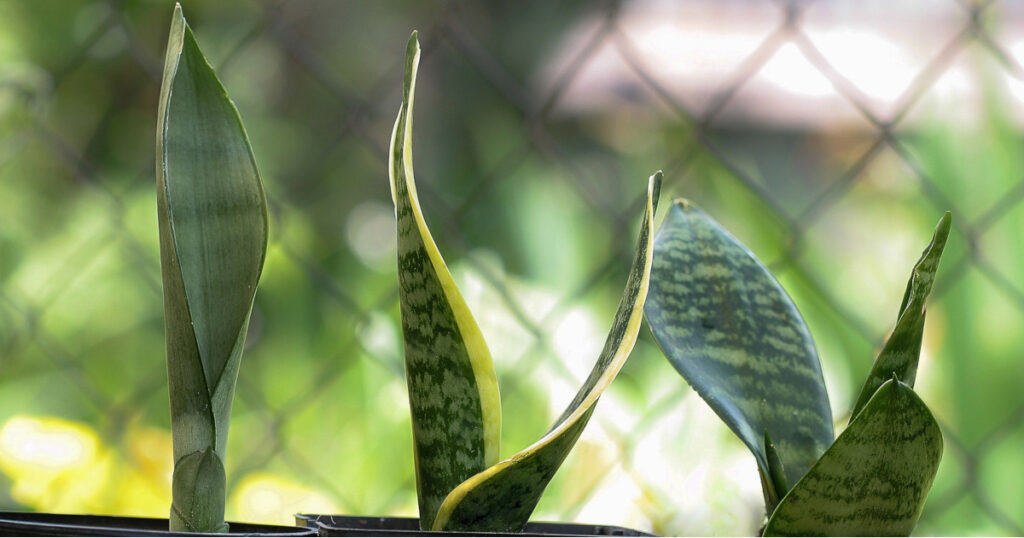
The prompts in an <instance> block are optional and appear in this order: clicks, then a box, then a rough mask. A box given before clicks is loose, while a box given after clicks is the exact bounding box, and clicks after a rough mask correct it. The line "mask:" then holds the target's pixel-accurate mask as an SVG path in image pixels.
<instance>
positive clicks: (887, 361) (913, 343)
mask: <svg viewBox="0 0 1024 538" xmlns="http://www.w3.org/2000/svg"><path fill="white" fill-rule="evenodd" d="M951 222H952V215H951V214H950V212H949V211H947V212H946V213H945V214H944V215H942V218H941V219H939V223H938V224H937V225H936V226H935V233H934V235H932V241H931V243H929V244H928V247H927V248H925V249H924V252H922V253H921V258H920V259H918V260H917V263H916V264H915V265H914V270H913V272H912V273H911V275H910V280H909V281H908V282H907V290H906V291H905V292H904V293H903V302H902V303H901V304H900V314H899V316H898V317H897V319H896V328H895V329H893V331H892V335H890V336H889V340H888V341H886V343H885V347H883V348H882V351H881V352H880V353H879V354H878V358H876V359H875V364H874V365H873V366H872V367H871V373H870V374H868V378H867V379H866V380H865V381H864V387H863V388H861V391H860V396H858V398H857V402H856V403H855V404H854V406H853V411H852V412H851V413H850V421H851V422H852V421H853V419H854V418H856V417H857V413H859V412H860V410H861V409H862V408H863V407H864V405H865V404H867V403H868V400H869V399H871V396H872V395H873V394H874V393H875V391H877V390H878V387H880V386H881V385H882V383H884V382H885V381H886V380H888V379H891V378H892V376H893V375H895V376H896V377H898V378H899V379H901V380H903V382H904V383H906V384H908V385H910V386H911V387H913V386H914V378H915V377H917V361H918V358H919V357H920V354H921V337H922V336H923V335H924V318H925V301H926V300H927V299H928V294H929V293H931V291H932V284H933V283H934V282H935V272H936V270H938V268H939V259H940V258H941V257H942V249H943V248H945V246H946V239H947V238H948V237H949V230H950V226H951Z"/></svg>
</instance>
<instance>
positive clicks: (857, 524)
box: [765, 379, 942, 536]
mask: <svg viewBox="0 0 1024 538" xmlns="http://www.w3.org/2000/svg"><path fill="white" fill-rule="evenodd" d="M941 459H942V432H941V431H940V430H939V425H938V423H937V422H935V418H934V417H932V414H931V411H929V410H928V407H927V406H925V404H924V402H922V401H921V399H920V398H919V397H918V396H917V394H916V393H915V392H914V390H913V389H912V388H910V386H908V385H907V384H905V383H902V382H900V381H899V380H897V379H890V380H889V381H886V382H885V384H883V385H882V386H881V388H879V389H878V391H877V392H876V393H875V394H874V396H872V398H871V400H870V401H868V404H867V405H866V406H864V410H863V411H862V412H861V413H860V414H859V415H857V417H856V418H855V419H854V421H853V422H852V423H851V424H850V426H849V427H848V428H847V429H846V431H844V432H843V433H842V435H840V436H839V438H838V439H836V442H835V443H834V444H833V445H832V446H831V447H830V448H829V449H828V451H827V452H825V454H824V455H822V457H821V460H819V461H818V463H816V464H815V465H814V467H812V468H811V470H810V471H808V472H807V475H806V476H804V477H803V479H801V480H800V482H798V483H797V484H796V485H795V486H793V488H792V489H791V490H790V492H789V494H788V495H786V497H785V498H783V499H782V502H780V503H779V506H778V508H776V509H775V513H773V514H772V517H771V519H770V520H769V521H768V526H767V527H766V529H765V535H766V536H783V535H788V536H806V535H825V536H890V535H892V536H895V535H902V536H907V535H909V534H910V531H912V530H914V525H916V524H917V519H918V517H919V516H920V515H921V510H922V509H923V508H924V501H925V498H926V497H927V496H928V491H929V490H930V489H931V485H932V480H933V479H934V478H935V473H936V471H937V470H938V467H939V461H940V460H941Z"/></svg>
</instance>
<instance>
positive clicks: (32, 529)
mask: <svg viewBox="0 0 1024 538" xmlns="http://www.w3.org/2000/svg"><path fill="white" fill-rule="evenodd" d="M167 525H168V520H167V519H159V518H147V517H118V516H90V515H70V514H46V513H37V512H0V536H316V534H317V531H316V529H315V528H310V527H285V526H279V525H259V524H255V523H229V528H230V531H229V532H227V533H223V534H218V533H200V532H195V533H193V532H188V533H181V532H171V531H169V530H167Z"/></svg>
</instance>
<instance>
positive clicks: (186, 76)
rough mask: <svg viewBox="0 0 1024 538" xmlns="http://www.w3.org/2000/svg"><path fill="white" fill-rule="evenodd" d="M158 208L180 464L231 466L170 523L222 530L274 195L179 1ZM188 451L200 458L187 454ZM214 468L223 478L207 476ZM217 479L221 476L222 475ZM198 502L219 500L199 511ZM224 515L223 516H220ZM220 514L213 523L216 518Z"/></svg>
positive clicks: (193, 487) (184, 499)
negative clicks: (237, 390)
mask: <svg viewBox="0 0 1024 538" xmlns="http://www.w3.org/2000/svg"><path fill="white" fill-rule="evenodd" d="M157 122H158V123H157V174H156V175H157V213H158V220H159V228H160V252H161V268H162V276H163V282H164V317H165V325H166V333H167V372H168V384H169V388H170V395H171V425H172V430H173V437H174V459H175V467H176V469H177V467H178V464H179V463H181V462H185V461H192V460H195V456H196V455H197V454H200V453H201V454H205V456H204V459H203V461H206V460H207V459H209V458H214V459H217V462H216V464H217V465H218V466H220V467H219V468H220V469H221V477H220V478H219V479H216V477H215V476H214V475H213V474H210V473H199V474H196V473H191V474H190V475H189V476H193V478H194V479H190V480H188V481H186V482H182V481H181V480H179V479H177V478H178V477H183V476H185V475H186V474H188V473H186V474H181V473H178V472H176V474H175V477H176V480H175V487H174V506H175V507H176V509H177V515H178V516H181V515H183V514H184V515H187V514H192V513H202V514H204V516H203V517H201V518H199V519H197V520H194V521H184V522H183V521H181V518H180V517H179V518H177V519H176V520H174V521H176V522H177V523H179V524H180V526H177V527H172V530H201V531H216V530H219V529H220V525H221V524H222V523H223V516H224V498H223V497H224V484H223V480H224V479H223V476H222V475H223V457H224V450H225V449H226V444H227V433H228V424H229V421H230V417H231V401H232V395H233V393H234V385H235V378H236V376H237V373H238V365H239V361H240V360H241V355H242V349H243V347H244V343H245V335H246V329H247V327H248V323H249V314H250V311H251V309H252V302H253V298H254V297H255V293H256V284H257V282H258V281H259V277H260V273H261V271H262V268H263V260H264V256H265V253H266V245H267V206H266V198H265V195H264V193H263V186H262V183H261V181H260V177H259V173H258V172H257V170H256V164H255V160H254V157H253V154H252V150H251V148H250V146H249V140H248V137H247V136H246V134H245V129H244V127H243V126H242V123H241V119H240V118H239V116H238V111H237V110H236V109H235V106H234V104H233V103H232V102H231V100H230V99H229V98H228V96H227V93H226V92H225V90H224V87H223V86H222V85H221V83H220V81H219V80H218V79H217V76H216V74H215V73H214V71H213V68H212V67H210V64H209V62H207V60H206V58H205V57H204V56H203V54H202V52H201V51H200V50H199V45H198V44H197V43H196V40H195V37H194V36H193V35H192V31H191V29H189V27H188V25H187V24H186V23H185V19H184V16H183V15H182V12H181V7H180V6H177V7H175V10H174V16H173V20H172V23H171V32H170V37H169V39H168V47H167V57H166V63H165V66H164V78H163V84H162V86H161V90H160V107H159V113H158V119H157ZM188 458H191V460H190V459H188ZM208 480H215V481H217V480H219V482H217V483H213V484H211V483H207V481H208ZM218 484H219V485H218ZM198 505H203V506H210V507H219V508H217V510H214V512H216V513H217V514H219V515H217V514H213V513H209V512H208V511H203V510H201V511H199V512H196V511H195V510H192V509H191V508H187V509H184V510H183V509H182V507H183V506H184V507H195V506H198ZM218 519H219V521H214V520H218ZM210 522H214V523H215V524H214V523H210Z"/></svg>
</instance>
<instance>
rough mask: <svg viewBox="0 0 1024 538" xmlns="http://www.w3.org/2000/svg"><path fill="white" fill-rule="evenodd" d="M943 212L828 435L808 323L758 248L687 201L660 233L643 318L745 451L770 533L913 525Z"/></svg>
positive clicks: (929, 473) (899, 530)
mask: <svg viewBox="0 0 1024 538" xmlns="http://www.w3.org/2000/svg"><path fill="white" fill-rule="evenodd" d="M950 221H951V217H950V214H949V213H948V212H947V213H946V214H945V215H943V217H942V219H941V220H940V221H939V223H938V226H937V227H936V229H935V233H934V235H933V237H932V240H931V243H930V244H929V245H928V247H927V248H926V249H925V250H924V253H923V254H922V255H921V258H920V259H919V260H918V262H917V264H916V265H915V266H914V269H913V272H912V274H911V276H910V281H909V282H908V283H907V288H906V292H905V293H904V295H903V301H902V303H901V305H900V308H899V313H898V316H897V321H896V327H895V329H894V330H893V332H892V334H891V336H890V337H889V339H888V341H887V342H886V344H885V346H884V347H883V348H882V351H881V352H880V354H879V355H878V357H877V359H876V360H875V363H874V366H873V367H872V369H871V371H870V373H869V375H868V377H867V380H866V381H865V383H864V386H863V388H862V390H861V392H860V395H859V397H858V398H857V400H856V403H855V404H854V407H853V409H852V411H851V419H850V423H849V425H848V426H847V428H846V430H845V431H843V433H842V434H841V435H840V436H839V438H838V439H835V438H834V433H833V422H832V414H831V410H830V409H831V408H830V405H829V400H828V395H827V394H826V392H825V383H824V380H823V377H822V372H821V365H820V363H819V360H818V355H817V351H816V350H815V347H814V343H813V341H812V340H811V335H810V332H809V331H808V329H807V326H806V325H805V324H804V321H803V319H802V318H801V316H800V313H799V312H798V311H797V309H796V307H795V306H794V304H793V302H792V301H791V300H790V298H789V296H787V295H786V292H785V291H784V290H783V289H782V287H781V286H780V285H779V283H778V282H777V281H776V280H775V278H774V277H773V276H772V275H771V274H770V273H769V272H768V270H767V269H766V268H765V267H764V266H763V265H762V264H761V263H760V262H759V261H758V260H757V259H756V258H755V257H754V255H753V254H752V253H751V252H750V251H749V250H747V249H746V248H745V247H744V246H743V245H741V244H740V242H739V241H737V240H736V239H735V238H734V237H732V236H731V235H730V234H729V233H728V232H727V231H725V230H724V229H723V228H722V227H721V226H720V225H719V224H718V223H717V222H715V221H714V220H713V219H712V218H711V217H709V216H708V215H707V214H705V213H704V212H703V211H701V210H700V209H698V208H696V207H695V206H694V205H693V204H691V203H689V202H687V201H685V200H680V201H677V202H676V203H675V204H673V206H672V208H671V210H670V211H669V214H668V217H666V219H665V222H664V224H663V225H662V227H661V229H660V230H659V231H658V235H657V237H656V238H655V240H654V261H653V269H652V275H651V289H650V296H649V298H648V301H647V305H646V308H645V314H646V317H647V322H648V324H649V326H650V328H651V331H652V332H653V334H654V337H655V340H656V341H657V342H658V345H659V346H660V347H661V349H662V351H663V352H664V354H665V356H666V357H667V358H668V360H669V362H670V363H671V364H672V366H674V367H675V368H676V370H678V371H679V373H680V374H681V375H682V376H683V377H684V378H685V379H686V381H687V382H688V383H689V384H690V385H691V386H693V387H694V389H696V391H697V393H698V394H700V396H701V397H702V398H704V400H705V401H707V403H708V404H709V405H710V406H711V408H712V409H714V411H715V412H716V413H717V414H718V415H719V417H721V418H722V420H723V421H724V422H725V423H726V424H727V425H728V426H729V428H731V429H732V431H733V432H734V433H735V434H736V435H737V436H738V437H739V438H740V439H741V440H742V441H743V443H744V444H746V446H747V447H748V448H749V449H750V451H751V452H752V453H753V455H754V458H755V460H756V461H757V466H758V470H759V472H760V476H761V484H762V490H763V493H764V500H765V507H766V511H767V515H768V516H769V519H768V522H767V525H766V527H765V529H764V534H765V535H840V536H843V535H908V534H909V533H910V532H911V531H912V530H913V528H914V526H915V525H916V523H917V519H918V517H919V516H920V514H921V510H922V508H923V506H924V501H925V498H926V497H927V494H928V491H929V489H930V488H931V484H932V480H933V479H934V478H935V473H936V471H937V469H938V465H939V460H940V459H941V457H942V434H941V432H940V431H939V426H938V424H937V423H936V421H935V418H934V417H933V416H932V414H931V412H930V411H929V409H928V407H927V406H926V405H925V404H924V402H922V401H921V399H920V398H919V397H918V395H917V394H916V393H915V392H914V390H913V386H914V378H915V375H916V372H917V363H918V355H919V353H920V350H921V338H922V334H923V332H924V320H925V300H926V299H927V297H928V294H929V293H930V291H931V288H932V283H933V282H934V280H935V273H936V270H937V269H938V264H939V258H940V257H941V255H942V250H943V248H944V246H945V244H946V238H947V237H948V235H949V230H950Z"/></svg>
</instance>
